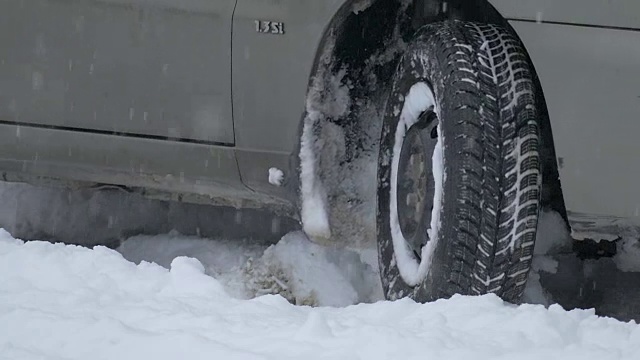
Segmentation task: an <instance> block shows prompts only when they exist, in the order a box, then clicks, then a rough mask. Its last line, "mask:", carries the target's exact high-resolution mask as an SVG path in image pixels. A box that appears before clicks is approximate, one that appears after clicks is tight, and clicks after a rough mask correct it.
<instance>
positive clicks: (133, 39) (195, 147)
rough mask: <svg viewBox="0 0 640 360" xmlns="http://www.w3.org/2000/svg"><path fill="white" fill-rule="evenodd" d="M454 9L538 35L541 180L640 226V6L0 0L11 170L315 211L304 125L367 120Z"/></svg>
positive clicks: (572, 199) (6, 162) (4, 151)
mask: <svg viewBox="0 0 640 360" xmlns="http://www.w3.org/2000/svg"><path fill="white" fill-rule="evenodd" d="M449 17H451V18H464V19H467V20H473V21H484V22H491V23H499V24H502V25H504V26H508V27H511V28H512V29H513V30H514V31H515V32H516V33H517V35H518V36H519V37H520V38H521V39H522V41H523V42H524V44H525V46H526V49H527V51H528V52H529V55H530V56H531V60H532V62H533V64H534V66H535V68H536V71H537V74H538V77H539V81H540V85H541V88H542V91H543V92H544V97H545V99H546V104H547V106H548V110H549V119H550V128H548V127H547V129H546V131H547V132H548V136H547V145H546V146H547V148H548V155H549V156H548V157H549V158H550V159H551V160H549V164H552V166H551V167H553V169H552V170H551V171H550V174H551V176H550V177H548V178H547V179H545V181H548V183H549V184H550V185H549V187H551V188H553V189H552V191H551V192H552V193H553V194H555V195H558V194H560V195H563V196H556V198H558V197H559V198H560V199H561V200H560V203H559V204H551V205H552V206H551V207H552V208H555V209H556V210H558V211H561V212H564V206H565V204H566V207H567V208H568V209H569V215H570V217H571V218H572V219H573V220H575V221H574V222H573V223H572V225H573V226H574V230H575V231H576V234H577V233H578V232H581V231H586V230H590V231H591V230H593V229H591V228H592V227H593V226H594V222H596V221H598V222H599V224H601V225H603V226H606V225H615V226H617V224H620V223H621V221H622V219H624V222H625V223H627V222H628V223H629V224H639V223H640V201H638V199H639V198H640V190H638V189H639V187H638V186H637V184H636V176H635V174H636V169H638V168H640V157H638V156H637V154H638V153H639V152H640V142H638V141H637V135H636V134H637V133H638V132H639V131H640V123H639V122H638V121H636V120H637V119H638V117H639V115H640V73H639V72H638V70H637V66H638V64H640V3H639V2H637V1H636V0H616V1H615V2H611V1H605V0H581V1H579V2H577V1H575V0H491V1H489V2H487V1H485V0H473V1H448V2H443V1H436V0H433V1H431V0H416V1H407V0H400V1H394V0H377V1H376V0H321V1H318V0H237V1H236V0H215V1H205V0H161V1H147V0H73V1H53V0H29V1H4V2H2V4H0V174H2V179H4V180H6V181H25V182H30V183H43V182H44V183H49V182H54V183H62V184H63V185H65V186H93V185H102V184H109V185H116V186H123V187H127V188H130V189H136V190H138V191H140V192H141V193H144V194H145V195H147V196H156V197H161V198H166V199H175V200H182V201H192V202H205V203H212V204H227V205H228V204H231V205H234V206H237V207H244V206H250V207H255V206H269V207H271V208H273V209H275V210H278V211H283V212H286V213H289V214H293V215H296V214H298V209H300V208H301V209H302V220H303V221H304V220H305V219H304V218H305V201H306V202H309V204H307V208H308V211H307V213H310V212H313V210H312V209H313V208H316V207H323V203H326V202H327V200H326V197H327V195H326V192H327V191H326V189H320V190H319V188H322V187H323V186H322V185H323V184H322V183H323V181H324V180H326V179H325V178H324V176H322V175H321V174H319V172H320V171H321V169H320V167H319V166H317V164H316V163H317V162H318V161H319V159H320V158H322V154H321V153H322V151H323V148H322V146H321V145H318V144H320V143H318V142H314V141H315V140H310V139H311V138H307V141H305V139H306V137H308V136H312V133H313V130H314V129H315V128H316V127H317V124H318V122H319V121H323V120H327V119H331V122H333V123H336V124H344V123H345V121H341V119H342V118H344V119H349V118H353V117H355V115H354V114H356V113H357V112H356V111H355V110H353V109H355V108H358V109H360V108H359V107H358V106H359V105H357V104H362V101H359V100H362V99H369V98H372V96H373V93H375V92H376V91H377V90H379V89H380V88H383V87H384V84H385V74H388V73H389V69H391V68H393V66H394V60H397V55H398V54H399V53H400V52H401V51H400V50H401V48H402V47H401V45H402V42H403V41H406V39H407V38H408V37H410V34H411V32H412V31H415V29H416V28H418V27H420V26H422V25H424V24H427V23H429V22H433V21H438V20H440V19H443V18H449ZM387 48H393V51H390V52H388V51H387V52H385V49H387ZM385 54H386V55H387V56H384V55H385ZM371 59H374V60H375V61H377V64H374V65H371V63H372V62H375V61H373V60H371ZM356 68H357V69H358V71H355V69H356ZM365 68H366V69H368V70H366V71H365V70H363V69H365ZM367 71H368V72H367ZM363 74H365V75H371V74H373V75H372V76H371V78H372V79H373V80H371V82H373V83H375V84H377V85H375V86H371V84H369V85H362V83H365V81H361V80H362V79H361V78H358V76H361V75H363ZM386 79H388V76H387V77H386ZM332 84H333V85H335V84H337V85H336V87H337V88H336V89H332V88H331V86H332ZM340 91H346V92H347V93H348V94H347V95H345V96H342V97H341V96H339V94H340ZM328 94H329V95H328ZM345 99H347V100H345ZM344 101H347V104H344V103H343V102H344ZM318 104H323V106H318ZM345 106H346V107H349V108H350V109H351V111H345V109H344V107H345ZM358 111H360V110H358ZM358 114H361V113H358ZM361 127H362V126H361ZM551 129H552V131H553V137H552V138H551ZM361 132H362V130H354V131H353V133H355V134H356V135H357V134H360V133H361ZM353 133H350V134H351V136H352V135H353ZM310 141H311V142H312V144H311V145H309V142H310ZM305 144H306V145H305ZM305 146H306V149H305ZM556 163H557V167H556ZM275 169H279V170H281V171H282V172H283V175H284V178H283V179H277V180H276V181H274V179H273V177H271V178H270V176H269V172H270V170H275ZM558 172H559V175H560V183H561V185H562V188H561V189H560V186H559V184H558V182H557V181H556V180H557V176H555V178H556V179H554V175H556V174H557V173H558ZM305 174H306V175H305ZM372 181H374V179H372ZM325 182H326V181H325ZM324 185H325V186H324V187H325V188H326V187H327V184H324ZM314 196H315V197H319V198H320V199H319V200H318V199H316V200H318V201H315V202H314V201H311V200H309V199H313V198H314ZM323 197H324V199H323ZM562 197H563V198H564V200H562ZM301 198H302V200H300V199H301ZM554 201H555V200H554ZM562 201H564V202H562ZM549 202H551V200H549ZM556 202H557V201H556ZM323 211H324V212H326V211H330V209H321V211H320V212H323ZM309 216H311V215H309ZM321 223H322V221H321ZM326 226H327V224H326V223H325V224H320V225H319V227H320V228H322V227H326ZM309 230H310V231H311V232H313V231H314V229H311V228H310V229H309ZM315 230H317V232H319V233H323V230H326V229H317V228H316V229H315ZM594 231H595V230H594Z"/></svg>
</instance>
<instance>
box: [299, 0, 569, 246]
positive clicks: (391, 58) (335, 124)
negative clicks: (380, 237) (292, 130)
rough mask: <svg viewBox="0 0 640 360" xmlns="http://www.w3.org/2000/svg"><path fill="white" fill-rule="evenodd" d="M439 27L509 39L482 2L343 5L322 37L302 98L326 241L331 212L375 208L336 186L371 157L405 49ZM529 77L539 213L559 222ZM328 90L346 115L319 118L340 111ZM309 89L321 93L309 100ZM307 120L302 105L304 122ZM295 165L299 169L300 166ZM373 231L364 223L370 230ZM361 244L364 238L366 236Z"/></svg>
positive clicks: (552, 168) (556, 189)
mask: <svg viewBox="0 0 640 360" xmlns="http://www.w3.org/2000/svg"><path fill="white" fill-rule="evenodd" d="M447 19H460V20H466V21H477V22H483V23H491V24H496V25H500V26H503V27H506V28H507V29H509V30H510V31H512V32H513V33H514V35H515V36H517V34H515V31H514V30H513V28H512V27H511V26H510V25H509V24H508V22H507V21H506V20H505V19H504V18H503V17H502V16H501V15H500V14H499V13H498V12H497V11H496V10H495V8H493V6H492V5H491V4H489V2H488V1H487V0H349V1H347V2H346V3H345V4H344V5H343V6H342V7H341V9H340V10H339V11H338V13H337V14H336V15H335V17H334V18H333V20H332V21H331V23H330V24H329V25H328V27H327V29H326V30H325V34H324V37H323V41H322V42H321V45H320V47H319V50H318V53H317V59H316V62H315V65H314V68H313V71H312V76H311V80H310V86H309V89H310V90H309V94H308V96H309V98H315V99H316V101H315V103H323V105H322V106H319V107H318V108H317V109H315V110H317V111H318V112H320V113H324V116H321V117H320V118H317V119H315V120H314V121H315V122H314V124H313V128H314V134H315V136H316V137H317V139H316V140H315V142H316V146H315V149H317V150H318V152H319V153H318V154H317V155H316V162H317V163H318V165H317V166H316V169H315V171H316V173H317V175H316V176H317V177H318V178H319V180H320V182H321V183H324V184H325V187H324V189H325V190H324V191H325V192H326V196H327V203H328V204H327V207H328V210H329V213H330V218H333V217H335V218H336V219H335V220H336V221H330V222H331V228H332V232H333V233H334V235H335V233H336V231H334V229H335V228H336V226H337V225H339V222H340V221H339V220H340V219H341V218H342V216H344V215H345V214H343V213H342V211H340V210H338V211H337V213H336V209H344V208H345V206H346V207H347V208H348V209H350V211H351V205H353V204H354V203H356V204H357V203H363V204H366V203H367V202H369V201H375V194H371V193H369V194H360V193H356V192H354V191H353V189H345V188H343V187H342V186H343V185H344V183H345V179H349V178H353V177H354V176H362V172H361V171H362V166H360V165H358V166H352V165H353V163H354V162H357V159H358V158H361V157H363V156H365V157H366V156H371V155H373V154H376V155H377V143H378V142H379V129H380V121H381V119H382V116H381V114H382V111H383V110H384V102H385V99H386V94H387V88H386V87H385V85H386V84H387V83H388V82H389V79H391V78H392V77H393V74H394V71H395V68H396V65H397V62H398V60H399V59H400V57H401V56H402V54H403V51H404V48H405V47H406V44H407V43H408V42H409V41H410V40H411V38H412V36H413V34H414V33H415V31H416V30H417V29H419V28H420V27H422V26H424V25H426V24H429V23H432V22H436V21H443V20H447ZM534 74H536V73H535V69H534ZM534 76H535V83H536V87H537V90H538V96H537V98H538V99H539V100H538V101H539V106H538V108H539V109H541V118H542V123H541V131H542V138H543V151H542V161H543V163H542V167H543V194H542V205H543V207H546V208H549V209H552V210H554V211H557V212H558V213H560V214H561V216H562V217H563V218H564V219H565V221H567V212H566V209H565V205H564V199H563V196H562V188H561V185H560V179H559V175H558V168H557V162H556V155H555V148H554V143H553V134H552V131H551V124H550V121H549V116H548V111H547V108H546V102H545V100H544V95H543V93H542V88H541V85H540V82H539V80H538V77H537V75H534ZM336 87H342V89H343V90H344V91H345V92H347V93H348V111H344V112H335V111H327V110H326V109H327V108H328V107H327V103H330V102H338V101H339V102H341V103H344V99H343V98H342V99H339V96H337V95H335V94H333V95H331V93H332V91H330V90H331V89H335V88H336ZM314 89H315V90H316V91H317V90H322V91H323V92H320V91H317V94H314ZM327 89H329V91H327ZM335 92H338V91H333V93H335ZM327 93H329V95H327ZM342 97H344V96H342ZM312 107H313V106H312ZM329 108H334V107H332V106H329ZM309 112H310V109H309V102H308V105H307V113H306V114H305V118H307V119H308V117H309ZM303 122H304V120H303ZM302 127H303V125H301V129H302ZM301 133H302V130H301ZM296 161H299V159H297V158H296ZM297 165H298V168H299V167H300V164H299V163H298V164H297ZM345 193H346V194H348V195H347V196H345V195H344V194H345ZM354 197H365V198H367V199H362V198H361V199H354ZM374 204H375V203H374ZM369 205H371V204H369ZM331 213H334V214H331ZM303 220H304V216H303ZM374 223H375V220H372V221H371V224H374ZM567 224H568V221H567ZM361 225H362V224H360V225H359V226H361ZM374 227H375V226H374ZM372 231H373V230H372ZM337 232H338V233H342V235H344V236H340V238H346V237H347V236H348V237H350V238H353V236H354V234H353V233H352V232H353V231H341V230H338V231H337ZM365 236H366V237H371V234H369V235H365ZM334 237H335V236H334ZM355 241H356V242H360V241H361V240H355Z"/></svg>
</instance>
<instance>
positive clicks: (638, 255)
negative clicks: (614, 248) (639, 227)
mask: <svg viewBox="0 0 640 360" xmlns="http://www.w3.org/2000/svg"><path fill="white" fill-rule="evenodd" d="M614 260H615V263H616V266H617V267H618V269H620V270H621V271H624V272H640V240H638V239H634V238H626V239H623V240H622V242H621V243H620V244H619V245H618V254H617V255H616V257H615V259H614Z"/></svg>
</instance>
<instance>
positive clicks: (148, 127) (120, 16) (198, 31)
mask: <svg viewBox="0 0 640 360" xmlns="http://www.w3.org/2000/svg"><path fill="white" fill-rule="evenodd" d="M234 5H235V0H216V1H202V0H186V1H184V0H160V1H143V0H127V1H124V0H70V1H55V0H30V1H8V0H5V1H3V4H2V9H3V11H2V13H0V49H3V52H4V54H2V57H1V65H0V76H1V78H2V79H3V80H4V81H3V82H2V83H1V84H0V119H1V120H3V121H7V122H13V123H19V124H25V125H36V126H48V127H55V128H59V129H64V130H83V131H96V132H100V133H109V134H117V135H125V136H126V135H145V136H150V137H154V138H159V139H169V140H172V139H175V140H187V141H200V142H208V143H216V144H233V142H234V136H233V119H232V113H231V93H230V88H231V53H230V51H231V37H230V31H231V17H232V12H233V6H234Z"/></svg>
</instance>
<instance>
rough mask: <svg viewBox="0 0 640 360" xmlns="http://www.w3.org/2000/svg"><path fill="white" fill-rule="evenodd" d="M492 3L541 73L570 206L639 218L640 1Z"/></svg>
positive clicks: (495, 0)
mask: <svg viewBox="0 0 640 360" xmlns="http://www.w3.org/2000/svg"><path fill="white" fill-rule="evenodd" d="M491 3H492V4H493V5H494V6H495V7H496V9H497V10H498V11H500V12H501V13H502V14H503V15H504V16H505V17H507V18H508V19H509V20H510V22H511V24H512V25H513V27H514V28H515V30H516V31H517V32H518V34H519V35H520V37H521V38H522V40H523V41H524V43H525V45H526V47H527V50H528V51H529V53H530V54H531V57H532V60H533V63H534V65H535V67H536V70H537V72H538V75H539V77H540V81H541V83H542V87H543V89H544V93H545V98H546V101H547V105H548V108H549V113H550V117H551V124H552V128H553V132H554V138H555V146H556V151H557V154H558V157H559V165H560V176H561V179H562V186H563V192H564V196H565V201H566V204H567V207H568V208H569V210H571V211H573V212H578V213H583V214H593V215H614V216H619V217H626V218H635V219H637V220H638V221H639V222H640V187H638V181H637V175H638V169H640V157H638V154H639V153H640V141H638V134H640V122H639V121H638V119H639V118H640V76H639V73H638V64H640V1H637V0H613V1H607V0H491Z"/></svg>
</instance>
